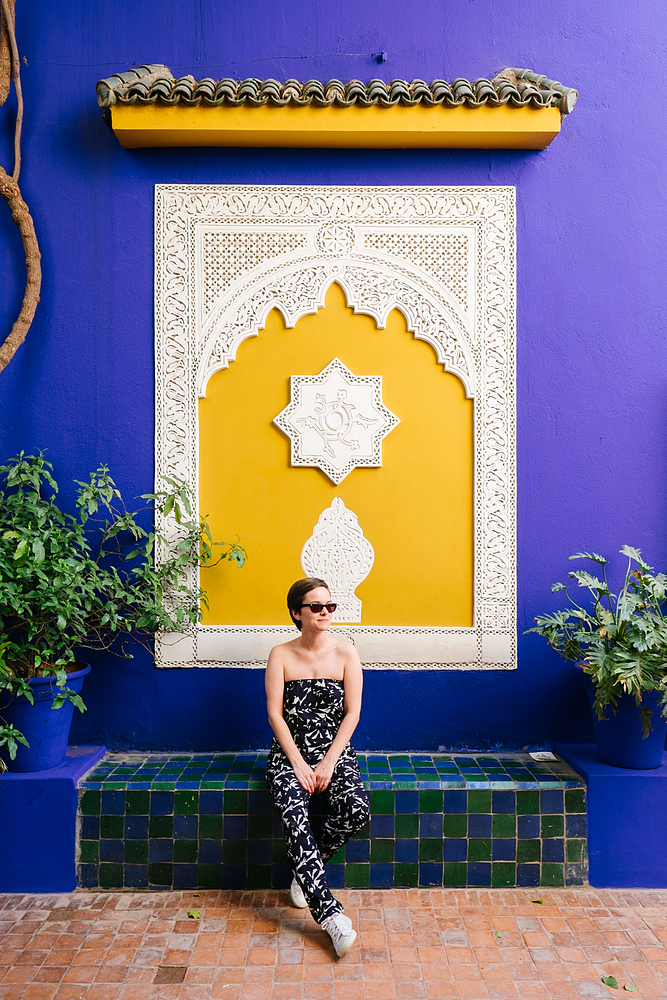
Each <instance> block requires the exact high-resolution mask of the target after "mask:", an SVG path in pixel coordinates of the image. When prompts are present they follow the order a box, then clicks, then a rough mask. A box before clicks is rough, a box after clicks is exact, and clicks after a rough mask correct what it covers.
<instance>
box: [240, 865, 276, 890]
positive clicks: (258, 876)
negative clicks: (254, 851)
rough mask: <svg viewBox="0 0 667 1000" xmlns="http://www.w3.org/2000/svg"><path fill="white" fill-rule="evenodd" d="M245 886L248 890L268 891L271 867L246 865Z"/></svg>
mask: <svg viewBox="0 0 667 1000" xmlns="http://www.w3.org/2000/svg"><path fill="white" fill-rule="evenodd" d="M246 885H247V887H248V889H270V888H271V865H248V874H247V876H246Z"/></svg>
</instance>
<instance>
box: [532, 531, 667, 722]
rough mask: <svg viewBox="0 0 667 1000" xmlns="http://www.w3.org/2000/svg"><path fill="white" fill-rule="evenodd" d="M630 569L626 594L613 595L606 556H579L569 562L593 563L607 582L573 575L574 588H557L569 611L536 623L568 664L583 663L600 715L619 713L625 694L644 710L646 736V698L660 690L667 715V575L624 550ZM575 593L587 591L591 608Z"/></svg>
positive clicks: (580, 572) (581, 572) (578, 573)
mask: <svg viewBox="0 0 667 1000" xmlns="http://www.w3.org/2000/svg"><path fill="white" fill-rule="evenodd" d="M620 551H621V554H622V555H624V556H626V557H627V560H628V565H627V568H626V572H625V579H624V582H623V586H622V588H621V590H620V591H619V592H618V593H617V594H614V593H612V592H611V590H610V588H609V585H608V583H607V575H606V569H605V567H606V565H607V560H606V559H605V558H604V556H599V555H597V554H596V553H591V552H577V554H576V555H573V556H570V559H589V560H591V561H592V562H594V563H596V564H597V565H599V566H600V567H601V575H602V579H601V580H600V579H598V577H596V576H593V575H592V574H590V573H587V572H586V571H585V570H574V571H572V572H571V573H569V574H568V576H569V577H570V580H571V581H572V582H571V584H570V585H569V587H568V586H566V585H565V584H562V583H556V584H554V585H553V587H552V588H551V589H552V592H553V593H556V592H559V591H563V592H564V593H565V594H566V596H567V599H568V602H569V606H568V607H567V608H566V609H565V610H563V611H557V612H555V614H552V615H542V616H539V617H537V618H536V619H535V621H536V622H537V625H536V627H535V628H532V629H528V632H537V634H538V635H542V636H544V637H545V639H547V641H548V642H549V645H550V646H551V647H552V648H553V649H555V650H556V652H558V653H560V655H561V656H564V657H565V659H566V660H573V661H575V662H576V663H580V664H581V666H582V667H583V669H584V671H585V672H586V673H587V674H589V675H590V676H591V677H592V678H593V680H594V682H595V685H596V699H595V706H594V707H595V710H596V712H597V714H598V717H599V718H603V717H604V708H605V706H607V705H611V707H612V709H613V710H614V711H615V710H616V708H617V706H618V699H619V697H620V695H621V694H624V693H627V694H630V695H632V696H633V697H634V699H635V702H636V703H637V705H638V706H639V707H640V708H641V712H642V725H643V729H644V736H645V737H646V736H648V733H649V731H650V729H651V711H650V709H648V708H646V707H644V706H642V694H645V693H646V692H648V691H660V692H661V697H660V699H659V701H658V704H659V706H660V711H661V714H662V715H665V716H667V618H666V617H665V611H666V603H667V576H665V574H664V573H657V574H653V570H652V567H651V566H649V565H648V564H647V563H646V562H644V560H643V559H642V556H641V552H640V550H639V549H635V548H632V547H631V546H629V545H624V546H623V548H622V549H621V550H620ZM573 588H578V589H583V590H587V591H588V601H587V603H583V602H582V603H578V602H577V601H576V600H574V598H573V597H572V596H571V593H570V591H571V590H572V589H573Z"/></svg>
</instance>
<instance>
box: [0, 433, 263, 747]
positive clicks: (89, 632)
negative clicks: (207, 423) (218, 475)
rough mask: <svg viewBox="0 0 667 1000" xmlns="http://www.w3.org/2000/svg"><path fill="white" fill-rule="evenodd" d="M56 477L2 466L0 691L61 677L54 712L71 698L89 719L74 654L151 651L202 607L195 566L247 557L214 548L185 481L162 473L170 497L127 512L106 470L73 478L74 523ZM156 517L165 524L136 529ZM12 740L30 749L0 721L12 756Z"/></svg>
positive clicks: (45, 468)
mask: <svg viewBox="0 0 667 1000" xmlns="http://www.w3.org/2000/svg"><path fill="white" fill-rule="evenodd" d="M51 469H52V466H51V464H50V463H49V462H47V461H45V459H44V457H43V455H42V454H41V453H40V454H39V455H25V454H24V453H23V452H21V453H20V455H18V456H17V457H16V458H14V459H12V460H11V461H10V462H8V464H7V465H3V466H0V487H2V488H0V693H1V692H2V691H3V690H4V692H5V693H6V694H7V695H9V696H12V697H21V696H22V697H26V698H28V699H29V700H30V701H32V695H31V693H30V687H29V685H28V684H27V679H28V678H30V677H38V676H42V675H48V674H54V673H55V675H56V687H57V693H56V694H55V697H54V703H53V706H52V707H53V708H54V709H58V708H60V707H61V706H62V705H63V704H64V703H65V701H68V700H69V701H71V702H73V703H74V705H75V706H76V707H77V708H79V710H80V711H83V710H84V708H85V706H84V704H83V702H82V701H81V698H80V697H79V695H76V694H74V693H73V692H72V691H70V690H69V689H68V687H67V666H68V665H69V664H72V663H74V662H75V659H76V657H75V650H79V649H110V648H111V647H112V646H115V649H114V651H115V652H120V653H121V655H125V656H128V655H130V654H129V653H127V651H126V649H125V646H124V642H123V640H124V639H127V638H132V639H133V640H136V641H139V642H140V643H142V644H143V645H145V646H146V647H147V648H150V644H151V641H152V639H153V638H154V636H155V633H156V632H162V631H164V632H180V631H184V630H186V629H188V628H191V627H192V626H193V625H195V624H196V623H197V622H198V621H200V619H201V604H202V602H204V603H205V601H206V597H205V594H204V592H203V591H202V590H201V589H200V588H199V587H198V586H195V585H194V584H193V582H192V579H193V575H194V569H195V567H197V566H214V565H217V563H219V562H220V561H222V560H225V559H226V560H229V561H230V562H234V563H236V565H237V566H238V567H239V568H240V567H242V566H243V564H244V562H245V559H246V552H245V549H243V547H242V546H241V545H240V544H239V543H238V542H236V543H232V544H229V543H220V542H214V541H213V539H212V538H211V532H210V529H209V526H208V524H207V522H206V519H205V518H201V519H198V518H196V517H195V515H194V514H193V507H194V505H193V495H192V491H191V489H190V487H189V486H188V485H187V483H185V482H184V481H183V480H180V479H176V478H170V477H163V478H164V481H165V489H164V490H162V491H159V492H157V493H148V494H144V495H143V496H142V497H141V499H142V500H146V501H148V504H147V505H146V506H145V507H143V508H142V509H141V510H137V511H128V509H127V507H126V506H125V503H124V502H123V499H122V497H121V494H120V492H119V490H118V489H117V487H116V484H115V483H114V481H113V479H112V478H111V476H110V475H109V470H108V468H107V466H106V465H101V466H100V467H99V468H98V469H97V470H96V471H95V472H93V473H91V475H90V479H89V481H88V482H79V481H77V485H78V487H79V489H78V493H77V499H76V514H74V515H72V514H69V513H66V512H65V511H63V510H61V509H60V508H59V506H58V504H57V494H58V484H57V483H56V481H55V479H54V478H53V475H52V473H51ZM149 514H150V515H153V519H154V520H156V521H157V522H158V524H159V525H161V527H160V528H157V529H154V530H146V529H145V528H144V527H143V526H142V525H141V523H140V520H139V518H141V516H142V515H144V517H146V518H147V517H148V515H149ZM155 515H158V516H157V517H156V516H155ZM17 739H19V740H20V741H22V742H25V741H24V740H23V739H22V737H20V736H17V733H16V731H13V732H12V731H11V727H7V726H3V725H2V720H1V719H0V746H3V745H7V746H8V748H9V753H10V756H12V757H13V756H14V755H15V753H16V740H17Z"/></svg>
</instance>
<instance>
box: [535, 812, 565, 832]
mask: <svg viewBox="0 0 667 1000" xmlns="http://www.w3.org/2000/svg"><path fill="white" fill-rule="evenodd" d="M564 834H565V817H564V816H560V815H558V814H556V815H547V816H542V817H541V822H540V835H541V836H542V837H562V836H564Z"/></svg>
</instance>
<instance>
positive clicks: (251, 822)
mask: <svg viewBox="0 0 667 1000" xmlns="http://www.w3.org/2000/svg"><path fill="white" fill-rule="evenodd" d="M207 818H208V817H207ZM216 818H217V817H215V816H212V817H211V819H216ZM203 819H204V817H203V816H201V817H200V820H199V824H200V825H199V829H200V833H199V836H200V837H203V836H204V835H203V834H202V833H201V821H202V820H203ZM272 829H273V823H272V821H271V817H270V816H252V815H251V816H248V837H249V838H250V840H267V839H268V838H270V837H271V833H272ZM206 836H207V837H208V836H209V834H206ZM221 836H222V834H219V835H217V834H213V835H211V839H213V840H217V839H219V837H221Z"/></svg>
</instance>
